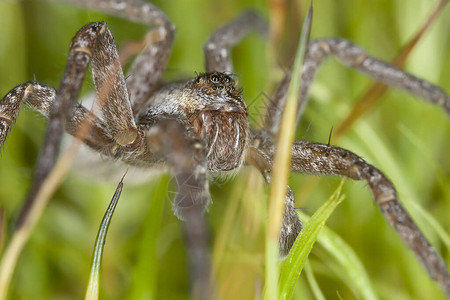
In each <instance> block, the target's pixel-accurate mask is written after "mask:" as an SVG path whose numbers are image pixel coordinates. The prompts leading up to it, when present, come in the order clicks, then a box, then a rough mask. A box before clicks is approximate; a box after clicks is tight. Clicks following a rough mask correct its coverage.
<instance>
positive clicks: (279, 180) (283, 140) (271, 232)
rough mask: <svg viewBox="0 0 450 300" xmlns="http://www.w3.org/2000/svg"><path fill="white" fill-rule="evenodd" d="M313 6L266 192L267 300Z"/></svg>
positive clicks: (274, 287) (273, 281)
mask: <svg viewBox="0 0 450 300" xmlns="http://www.w3.org/2000/svg"><path fill="white" fill-rule="evenodd" d="M312 15H313V10H312V4H311V6H310V8H309V10H308V14H307V16H306V18H305V21H304V23H303V27H302V33H301V35H300V41H299V45H298V50H297V53H296V56H295V61H294V67H293V68H292V79H291V82H290V84H289V88H288V93H287V99H286V104H285V107H284V112H283V116H282V118H281V124H280V131H279V133H278V136H277V142H276V145H275V147H276V151H275V155H274V160H273V161H274V163H273V171H272V182H271V184H270V190H269V215H268V219H267V234H266V257H265V258H266V261H265V262H266V272H265V279H266V287H265V288H266V297H268V299H273V300H275V299H277V298H278V294H279V293H278V291H279V289H278V288H279V287H278V274H279V269H278V259H279V249H278V247H279V243H278V239H279V234H280V228H281V220H282V215H283V210H284V199H285V197H286V186H287V182H288V176H289V172H290V161H291V149H292V143H293V140H294V131H295V118H296V112H297V106H298V103H297V99H298V95H299V94H300V81H301V80H300V79H301V76H302V67H303V62H304V60H305V54H306V48H307V46H308V41H309V36H310V32H311V24H312Z"/></svg>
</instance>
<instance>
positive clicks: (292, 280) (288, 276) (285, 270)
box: [279, 179, 345, 299]
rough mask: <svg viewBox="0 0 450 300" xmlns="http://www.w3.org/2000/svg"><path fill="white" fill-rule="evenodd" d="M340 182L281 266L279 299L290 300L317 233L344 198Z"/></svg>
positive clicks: (310, 221)
mask: <svg viewBox="0 0 450 300" xmlns="http://www.w3.org/2000/svg"><path fill="white" fill-rule="evenodd" d="M344 181H345V179H343V180H342V182H341V184H340V185H339V187H338V188H337V189H336V191H335V192H334V193H333V194H332V195H331V197H330V198H329V199H328V200H327V202H325V203H324V204H323V205H322V206H321V207H320V208H319V209H318V210H317V211H316V213H315V214H314V215H313V216H312V217H311V219H310V220H309V221H308V223H306V225H305V227H304V228H303V229H302V231H301V232H300V235H299V236H298V237H297V240H296V241H295V243H294V245H293V246H292V249H291V251H290V252H289V255H288V257H287V258H286V260H285V261H284V262H283V263H282V264H281V272H280V297H279V299H291V298H292V293H293V291H294V287H295V284H296V282H297V280H298V278H299V276H300V274H301V272H302V269H303V267H304V265H305V262H306V259H307V258H308V255H309V253H310V252H311V249H312V247H313V245H314V243H315V242H316V240H317V237H318V235H319V232H320V231H321V230H322V228H323V226H324V225H325V222H326V220H327V219H328V217H329V216H330V215H331V213H332V212H333V210H334V209H335V208H336V206H337V205H338V204H339V203H341V201H342V200H343V198H344V196H341V190H342V186H343V184H344Z"/></svg>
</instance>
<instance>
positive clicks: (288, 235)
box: [245, 140, 303, 257]
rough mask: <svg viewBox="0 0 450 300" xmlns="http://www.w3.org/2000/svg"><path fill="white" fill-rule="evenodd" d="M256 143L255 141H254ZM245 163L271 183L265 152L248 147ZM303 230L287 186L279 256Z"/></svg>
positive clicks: (268, 161) (284, 252)
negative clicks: (253, 167)
mask: <svg viewBox="0 0 450 300" xmlns="http://www.w3.org/2000/svg"><path fill="white" fill-rule="evenodd" d="M254 141H257V140H254ZM245 159H246V162H247V163H249V164H251V165H253V166H255V167H256V168H257V169H258V170H259V172H260V173H261V174H262V175H263V177H264V180H265V181H266V183H270V181H271V174H270V173H271V170H272V156H270V155H268V154H267V153H266V152H265V151H263V150H262V149H260V148H258V146H257V145H254V146H251V147H249V149H248V150H247V155H246V158H245ZM302 228H303V224H302V222H301V221H300V219H299V217H298V214H297V211H296V208H295V199H294V193H293V192H292V190H291V188H290V187H289V186H287V191H286V197H285V207H284V213H283V220H282V223H281V231H280V239H279V245H280V255H281V256H282V257H285V256H287V255H288V254H289V250H291V248H292V245H293V244H294V242H295V239H296V238H297V236H298V234H299V233H300V231H301V230H302Z"/></svg>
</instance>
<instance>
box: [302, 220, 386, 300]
mask: <svg viewBox="0 0 450 300" xmlns="http://www.w3.org/2000/svg"><path fill="white" fill-rule="evenodd" d="M300 218H301V219H302V220H303V221H305V222H307V221H308V220H309V218H310V217H309V216H307V215H306V214H304V213H302V212H300ZM317 243H318V244H319V245H320V246H322V247H323V248H324V249H325V251H326V252H327V255H330V256H332V257H333V258H334V260H335V261H336V262H337V265H339V273H340V275H341V276H340V277H341V278H342V280H345V282H346V284H347V286H348V287H349V288H350V289H351V290H352V291H353V292H354V293H355V296H356V297H357V298H358V299H366V300H376V299H378V297H377V295H376V293H375V291H374V289H373V287H372V283H371V281H370V278H369V275H368V274H367V272H366V271H365V269H364V266H363V263H362V262H361V260H360V259H359V258H358V256H357V255H356V253H355V252H354V251H353V249H352V248H351V247H350V246H349V245H348V244H347V243H346V242H345V241H344V240H343V239H342V238H341V237H340V236H339V235H338V234H336V233H335V232H333V231H332V230H330V229H328V228H327V227H325V228H323V229H322V232H321V234H320V235H319V237H318V238H317ZM330 268H331V267H330ZM331 269H333V268H331Z"/></svg>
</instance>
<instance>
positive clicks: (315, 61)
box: [265, 38, 450, 137]
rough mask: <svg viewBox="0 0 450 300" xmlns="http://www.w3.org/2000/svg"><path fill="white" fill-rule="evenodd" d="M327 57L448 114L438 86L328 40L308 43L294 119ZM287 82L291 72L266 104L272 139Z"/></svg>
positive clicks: (447, 103)
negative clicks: (429, 103)
mask: <svg viewBox="0 0 450 300" xmlns="http://www.w3.org/2000/svg"><path fill="white" fill-rule="evenodd" d="M328 55H333V56H335V57H336V58H337V59H339V60H340V61H341V62H342V63H344V64H346V65H347V66H349V67H352V68H354V69H356V70H358V71H360V72H361V73H363V74H366V75H368V76H370V77H372V78H373V79H375V80H376V81H379V82H381V83H384V84H386V85H388V86H392V87H396V88H399V89H403V90H405V91H407V92H410V93H411V94H414V95H416V96H419V97H421V98H423V99H425V100H426V101H428V102H431V103H434V104H437V105H440V106H442V107H443V108H444V109H445V110H446V111H447V113H448V114H450V97H449V95H448V94H447V93H446V92H445V91H444V90H442V89H441V88H439V87H438V86H436V85H434V84H432V83H430V82H428V81H425V80H423V79H420V78H418V77H416V76H414V75H411V74H408V73H406V72H405V71H403V70H401V69H399V68H397V67H395V66H393V65H391V64H388V63H386V62H384V61H381V60H379V59H376V58H374V57H372V56H370V55H368V54H367V53H366V52H365V51H364V50H363V49H362V48H361V47H359V46H357V45H355V44H353V43H351V42H349V41H347V40H344V39H334V38H329V39H322V40H316V41H311V42H310V43H309V45H308V50H307V52H306V56H305V63H304V65H303V71H302V82H301V86H302V89H301V91H300V95H299V100H298V103H299V104H298V110H297V119H298V118H300V116H301V114H302V112H303V109H304V107H305V106H306V102H307V98H308V92H309V88H310V86H311V83H312V81H313V79H314V75H315V73H316V70H317V69H318V67H319V66H320V64H321V63H322V61H323V60H324V58H325V57H326V56H328ZM290 79H291V71H287V72H286V74H285V77H284V78H283V80H282V81H281V82H280V84H279V86H278V88H277V89H276V91H275V95H274V97H273V101H272V102H271V103H270V104H269V107H268V110H267V113H266V124H265V130H266V131H267V132H268V133H269V134H270V135H271V136H272V137H275V136H276V134H277V132H278V130H279V126H280V119H281V115H282V112H283V108H284V106H285V102H286V94H287V89H288V86H289V81H290Z"/></svg>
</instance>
